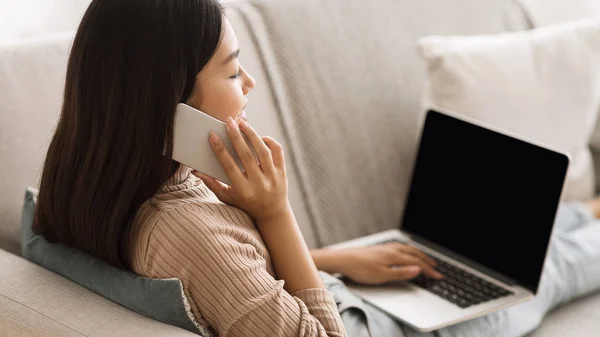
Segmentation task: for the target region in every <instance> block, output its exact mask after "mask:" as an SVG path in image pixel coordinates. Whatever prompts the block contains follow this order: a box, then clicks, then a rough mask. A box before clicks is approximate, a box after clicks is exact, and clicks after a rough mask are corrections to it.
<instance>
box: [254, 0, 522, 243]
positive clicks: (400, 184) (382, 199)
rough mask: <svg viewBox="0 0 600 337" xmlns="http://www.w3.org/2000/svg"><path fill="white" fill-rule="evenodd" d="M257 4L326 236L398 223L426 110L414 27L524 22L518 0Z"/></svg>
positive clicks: (435, 29)
mask: <svg viewBox="0 0 600 337" xmlns="http://www.w3.org/2000/svg"><path fill="white" fill-rule="evenodd" d="M251 4H252V5H253V7H250V6H248V7H247V8H242V11H243V13H245V15H246V17H247V18H249V20H251V22H252V24H251V27H253V30H254V31H255V32H256V33H257V34H261V33H262V34H266V35H267V38H268V39H267V38H265V40H270V42H271V44H272V45H273V46H276V48H273V50H272V51H270V50H268V46H267V45H265V44H261V41H260V40H259V41H258V43H259V46H260V48H261V50H262V51H263V52H264V53H273V56H272V57H273V58H274V63H275V64H274V65H272V66H273V67H275V66H276V67H277V72H278V73H279V72H280V74H281V78H282V79H283V80H282V83H281V85H282V86H283V87H284V90H282V92H280V93H279V94H280V95H279V96H278V103H279V109H280V113H281V119H282V121H283V122H284V128H285V130H286V132H287V133H288V144H290V146H291V149H292V152H293V153H292V155H293V158H294V163H295V165H296V166H297V168H298V173H299V177H300V178H301V186H302V188H303V189H304V190H305V191H306V197H307V204H308V209H309V211H310V212H309V213H310V214H311V215H312V216H313V217H314V226H315V227H314V229H315V232H316V233H317V234H318V235H317V237H318V238H319V243H320V244H321V245H328V244H332V243H335V242H339V241H342V240H345V239H349V238H353V237H358V236H360V235H365V234H369V233H373V232H377V231H380V230H384V229H389V228H394V227H397V226H398V223H399V221H400V216H401V214H402V209H403V206H404V205H403V204H404V196H405V194H406V192H407V188H408V182H409V177H410V172H411V168H412V162H413V156H414V151H415V147H416V141H417V136H418V130H417V128H416V126H417V123H418V120H419V118H420V117H421V115H422V112H421V111H419V107H420V97H421V95H420V93H421V89H422V84H423V81H424V78H425V76H424V65H423V64H422V63H421V62H420V60H419V58H418V56H417V54H416V48H415V41H416V39H417V38H418V37H421V36H424V35H428V34H434V33H444V34H470V33H494V32H500V31H506V30H516V29H524V28H527V24H526V19H525V18H524V17H523V16H522V13H521V12H519V9H518V7H517V5H516V4H515V2H513V1H497V0H486V1H481V0H463V1H460V5H459V6H457V4H456V3H455V2H447V1H442V2H440V1H436V0H424V1H397V0H383V1H377V3H376V5H375V4H374V5H367V4H370V3H369V2H364V1H362V0H307V1H269V0H264V1H261V0H257V1H251ZM255 12H258V13H260V14H262V16H263V17H264V25H265V27H266V28H265V29H263V27H261V24H262V22H261V21H260V20H258V19H254V18H256V17H257V16H258V15H257V14H256V13H255ZM374 18H377V19H376V21H377V24H371V22H373V20H375V19H374ZM465 18H468V19H465ZM367 22H369V24H366V23H367ZM259 29H260V30H259ZM267 57H270V55H269V54H267ZM274 84H275V85H276V86H277V85H278V84H279V83H274Z"/></svg>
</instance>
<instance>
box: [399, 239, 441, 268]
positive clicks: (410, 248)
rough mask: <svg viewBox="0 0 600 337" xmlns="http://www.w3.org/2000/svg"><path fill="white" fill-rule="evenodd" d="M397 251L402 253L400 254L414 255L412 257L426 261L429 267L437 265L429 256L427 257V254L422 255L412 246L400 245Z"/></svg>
mask: <svg viewBox="0 0 600 337" xmlns="http://www.w3.org/2000/svg"><path fill="white" fill-rule="evenodd" d="M398 249H399V250H400V251H402V252H405V253H408V254H411V255H414V256H416V257H418V258H421V259H423V260H426V261H427V262H428V263H429V264H430V265H432V266H436V265H437V263H436V262H435V260H434V259H433V258H432V257H431V256H429V255H427V254H425V253H423V252H422V251H420V250H418V249H417V248H415V247H413V246H409V245H402V244H401V245H400V246H399V247H398Z"/></svg>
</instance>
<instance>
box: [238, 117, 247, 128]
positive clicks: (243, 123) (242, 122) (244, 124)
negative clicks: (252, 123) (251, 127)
mask: <svg viewBox="0 0 600 337" xmlns="http://www.w3.org/2000/svg"><path fill="white" fill-rule="evenodd" d="M240 128H242V130H246V129H247V128H248V123H246V121H245V120H243V119H242V121H241V122H240Z"/></svg>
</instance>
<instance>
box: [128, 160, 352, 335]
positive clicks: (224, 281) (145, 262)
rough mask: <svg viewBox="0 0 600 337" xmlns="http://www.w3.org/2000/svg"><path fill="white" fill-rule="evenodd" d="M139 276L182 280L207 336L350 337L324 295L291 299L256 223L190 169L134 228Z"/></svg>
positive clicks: (307, 293) (133, 258)
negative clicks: (220, 196)
mask: <svg viewBox="0 0 600 337" xmlns="http://www.w3.org/2000/svg"><path fill="white" fill-rule="evenodd" d="M132 229H133V230H132V231H131V236H130V237H129V243H130V244H129V247H130V248H129V257H130V262H131V266H132V269H133V271H134V272H135V273H136V274H139V275H142V276H147V277H153V278H172V277H176V278H179V279H181V281H182V283H183V287H184V292H185V294H186V296H187V298H188V300H189V302H190V303H189V304H190V306H191V310H192V312H193V313H194V315H195V317H196V320H197V321H198V323H199V325H200V329H201V330H205V331H208V332H212V333H214V335H219V336H221V337H226V336H240V337H242V336H244V337H253V336H269V337H276V336H346V331H345V329H344V326H343V324H342V321H341V318H340V315H339V314H338V311H337V306H336V303H335V301H334V300H333V296H332V295H331V293H330V292H329V291H327V290H326V289H316V288H315V289H305V290H301V291H298V292H295V293H293V294H289V293H288V292H286V291H285V290H284V289H283V285H284V281H283V280H277V278H276V276H275V273H274V270H273V265H272V264H271V259H270V256H269V252H268V251H267V248H266V246H265V244H264V242H263V241H262V238H261V236H260V234H259V232H258V231H257V229H256V227H255V225H254V222H253V220H252V218H250V216H249V215H248V214H246V213H245V212H243V211H242V210H240V209H238V208H235V207H231V206H228V205H226V204H223V203H222V202H220V201H219V200H218V199H217V197H216V196H215V195H214V194H213V193H212V192H211V191H210V190H209V189H208V188H207V187H206V185H204V183H203V182H202V180H201V179H199V178H197V177H196V176H194V175H193V174H191V169H190V168H189V167H186V166H184V165H181V168H180V169H179V170H178V171H177V172H176V173H175V174H174V175H173V177H171V178H170V179H169V181H168V182H167V184H166V185H165V186H164V187H163V189H162V190H161V191H160V192H159V193H157V194H156V195H154V196H153V197H152V198H150V199H149V200H147V201H146V202H145V203H144V204H143V205H142V207H141V208H140V210H139V211H138V214H137V216H136V218H135V220H134V223H133V227H132Z"/></svg>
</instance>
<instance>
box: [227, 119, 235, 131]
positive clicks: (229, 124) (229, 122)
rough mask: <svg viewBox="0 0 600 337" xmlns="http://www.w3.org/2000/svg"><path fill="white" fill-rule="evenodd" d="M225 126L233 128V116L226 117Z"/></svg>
mask: <svg viewBox="0 0 600 337" xmlns="http://www.w3.org/2000/svg"><path fill="white" fill-rule="evenodd" d="M227 126H229V128H230V129H231V130H235V121H234V120H233V118H231V117H227Z"/></svg>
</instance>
